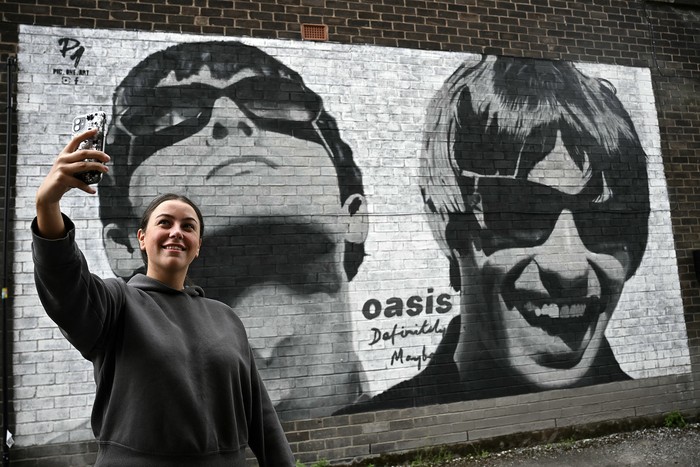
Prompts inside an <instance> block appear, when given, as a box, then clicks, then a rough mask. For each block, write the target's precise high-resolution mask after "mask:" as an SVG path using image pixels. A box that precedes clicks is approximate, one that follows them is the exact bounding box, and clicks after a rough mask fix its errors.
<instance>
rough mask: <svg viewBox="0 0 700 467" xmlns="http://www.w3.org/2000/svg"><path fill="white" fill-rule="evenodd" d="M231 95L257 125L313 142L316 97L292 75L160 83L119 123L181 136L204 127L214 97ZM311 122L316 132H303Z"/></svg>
mask: <svg viewBox="0 0 700 467" xmlns="http://www.w3.org/2000/svg"><path fill="white" fill-rule="evenodd" d="M222 97H227V98H229V99H231V100H232V101H233V102H235V103H236V105H237V106H238V107H239V108H240V110H241V111H242V112H243V114H244V115H245V116H246V117H247V118H249V119H250V120H251V121H253V122H254V123H255V124H256V125H257V126H258V127H260V128H261V129H264V130H268V131H274V132H277V133H282V134H287V135H290V136H294V137H297V138H301V139H308V140H313V141H315V142H318V143H320V144H322V145H323V146H324V148H325V149H326V150H327V151H328V153H329V154H330V153H331V151H330V149H329V148H328V147H327V145H326V143H325V141H324V140H323V138H321V137H320V134H319V131H320V130H319V129H318V126H317V120H318V118H319V116H320V114H321V110H322V103H321V99H320V97H318V95H316V94H315V93H313V92H311V91H310V90H309V89H308V88H307V87H306V86H304V85H303V84H302V83H299V82H297V81H293V80H290V79H284V78H276V77H260V76H254V77H249V78H244V79H242V80H240V81H238V82H236V83H234V84H232V85H230V86H228V87H226V88H218V87H215V86H211V85H208V84H204V83H190V84H186V85H181V86H159V87H156V88H155V89H154V95H153V96H152V97H150V98H149V99H147V101H148V100H150V99H152V102H146V103H145V104H144V105H138V106H132V107H129V108H128V109H126V110H125V111H124V113H123V114H122V115H121V124H122V125H124V127H125V128H126V129H127V130H129V131H130V132H131V133H132V134H133V135H136V136H170V137H173V138H176V140H182V139H184V138H187V137H189V136H192V135H194V134H196V133H197V132H199V131H201V130H202V129H204V128H205V127H206V126H207V124H209V121H210V119H211V116H212V111H213V109H214V105H215V103H216V101H217V100H218V99H220V98H222ZM309 128H312V130H313V133H315V134H308V132H307V133H306V134H305V133H304V131H305V130H308V129H309Z"/></svg>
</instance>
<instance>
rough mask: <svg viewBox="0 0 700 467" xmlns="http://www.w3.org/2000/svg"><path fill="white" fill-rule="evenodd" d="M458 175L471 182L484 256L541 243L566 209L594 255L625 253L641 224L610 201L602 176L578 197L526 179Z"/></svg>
mask: <svg viewBox="0 0 700 467" xmlns="http://www.w3.org/2000/svg"><path fill="white" fill-rule="evenodd" d="M461 177H463V178H468V179H471V180H473V187H474V189H473V192H472V193H471V194H469V195H467V198H466V200H467V202H468V204H469V207H470V208H471V211H472V213H473V214H474V217H475V218H476V221H477V223H478V224H479V227H480V234H479V235H480V239H481V242H482V246H483V248H484V250H485V251H486V252H487V254H491V253H492V252H494V251H496V250H501V249H507V248H529V247H535V246H538V245H541V244H542V243H544V242H545V241H546V240H547V238H548V237H549V236H550V235H551V233H552V232H553V231H554V228H555V226H556V223H557V221H558V219H559V217H560V215H561V213H562V212H563V211H564V210H565V209H568V210H569V211H571V213H572V215H573V219H574V222H575V224H576V229H577V230H578V233H579V236H580V237H581V241H582V242H583V244H584V245H585V246H586V247H587V248H588V249H589V250H590V251H592V252H594V253H607V254H611V253H614V252H618V251H620V250H624V249H625V245H626V244H627V243H628V242H629V241H630V239H632V238H634V236H635V235H638V234H639V231H640V230H639V229H640V223H641V222H645V221H646V219H643V218H642V219H641V220H640V219H639V216H636V215H635V212H634V210H633V209H631V208H630V207H629V206H626V205H625V204H624V203H622V202H620V201H616V200H615V199H614V197H613V196H612V194H611V193H610V192H609V191H608V190H607V189H606V188H605V184H604V178H603V177H602V176H601V183H600V184H595V183H591V184H588V185H586V187H585V188H584V189H583V190H582V191H581V192H580V193H578V194H569V193H564V192H562V191H560V190H558V189H556V188H554V187H551V186H549V185H543V184H541V183H537V182H534V181H530V180H524V179H519V178H511V177H504V176H484V175H479V174H476V173H473V172H469V171H465V170H463V171H462V172H461ZM596 185H600V186H596Z"/></svg>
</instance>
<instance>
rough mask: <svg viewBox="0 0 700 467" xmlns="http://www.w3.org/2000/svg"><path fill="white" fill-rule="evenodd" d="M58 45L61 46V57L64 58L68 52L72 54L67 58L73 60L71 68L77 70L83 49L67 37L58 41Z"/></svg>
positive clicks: (75, 41) (77, 42)
mask: <svg viewBox="0 0 700 467" xmlns="http://www.w3.org/2000/svg"><path fill="white" fill-rule="evenodd" d="M58 45H59V46H61V55H63V57H65V56H66V55H67V54H68V52H71V51H72V52H73V53H72V54H71V55H70V56H69V58H70V59H71V60H73V67H74V68H78V64H80V59H81V58H82V56H83V54H84V53H85V47H83V46H82V45H80V42H79V41H77V40H75V39H70V38H68V37H63V38H61V39H59V40H58Z"/></svg>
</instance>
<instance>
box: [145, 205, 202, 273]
mask: <svg viewBox="0 0 700 467" xmlns="http://www.w3.org/2000/svg"><path fill="white" fill-rule="evenodd" d="M166 201H182V202H183V203H186V204H188V205H190V206H191V207H192V209H194V212H195V214H197V220H198V221H199V238H202V237H203V236H204V216H202V212H201V211H200V210H199V207H198V206H197V205H196V204H194V202H192V200H190V199H189V198H188V197H187V196H183V195H178V194H176V193H166V194H164V195H160V196H158V197H157V198H155V199H154V200H153V201H151V203H150V204H149V205H148V207H147V208H146V210H145V211H144V212H143V215H142V216H141V221H140V223H139V229H141V230H143V231H144V232H145V231H146V227H147V226H148V222H149V221H150V220H151V215H152V214H153V211H155V210H156V208H157V207H158V206H160V205H161V204H163V203H165V202H166ZM141 258H143V264H144V265H145V266H146V267H148V255H147V254H146V250H141Z"/></svg>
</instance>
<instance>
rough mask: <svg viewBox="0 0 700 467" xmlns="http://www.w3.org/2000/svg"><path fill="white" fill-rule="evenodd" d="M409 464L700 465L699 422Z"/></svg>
mask: <svg viewBox="0 0 700 467" xmlns="http://www.w3.org/2000/svg"><path fill="white" fill-rule="evenodd" d="M420 462H421V460H420V459H418V460H416V461H414V462H413V463H409V464H407V465H414V466H416V465H420V466H427V465H434V466H450V467H476V466H479V467H482V466H483V467H555V466H556V467H562V466H565V467H584V466H586V467H587V466H595V467H621V466H634V467H637V466H663V467H666V466H682V467H693V466H699V467H700V425H699V424H689V425H687V426H686V427H685V428H649V429H643V430H638V431H631V432H627V433H616V434H612V435H607V436H602V437H599V438H590V439H582V440H577V441H573V440H572V441H564V442H559V443H553V444H546V445H538V446H532V447H527V448H518V449H511V450H508V451H503V452H493V453H490V452H486V451H483V452H476V453H474V454H473V455H470V456H468V457H461V458H455V459H451V460H446V461H444V462H438V463H432V462H425V461H423V463H420Z"/></svg>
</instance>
